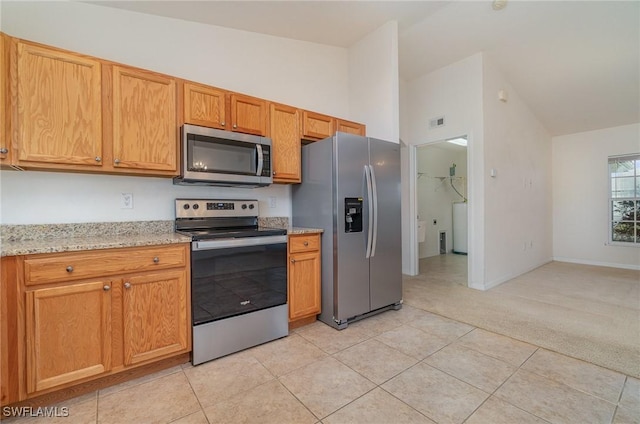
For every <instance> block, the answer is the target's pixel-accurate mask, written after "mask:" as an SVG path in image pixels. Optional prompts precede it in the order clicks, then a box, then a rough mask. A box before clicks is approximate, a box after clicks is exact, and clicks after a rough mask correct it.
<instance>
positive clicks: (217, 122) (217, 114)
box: [184, 82, 227, 130]
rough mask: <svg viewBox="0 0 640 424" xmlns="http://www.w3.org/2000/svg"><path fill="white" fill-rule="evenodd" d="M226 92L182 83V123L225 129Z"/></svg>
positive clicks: (190, 83)
mask: <svg viewBox="0 0 640 424" xmlns="http://www.w3.org/2000/svg"><path fill="white" fill-rule="evenodd" d="M225 98H226V92H225V91H224V90H220V89H217V88H214V87H209V86H206V85H201V84H195V83H192V82H185V83H184V122H185V123H186V124H193V125H201V126H203V127H211V128H218V129H221V130H224V129H227V118H226V100H225Z"/></svg>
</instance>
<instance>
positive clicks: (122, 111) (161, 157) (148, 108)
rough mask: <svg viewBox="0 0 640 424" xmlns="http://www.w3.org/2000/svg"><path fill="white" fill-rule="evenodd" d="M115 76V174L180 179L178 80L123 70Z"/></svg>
mask: <svg viewBox="0 0 640 424" xmlns="http://www.w3.org/2000/svg"><path fill="white" fill-rule="evenodd" d="M112 73H113V77H112V78H113V95H112V105H111V106H112V107H111V108H110V110H111V113H112V134H111V136H112V149H113V159H112V161H113V162H112V164H113V169H114V171H118V170H121V171H122V172H125V173H136V171H138V172H137V173H141V174H157V175H177V170H178V117H177V108H176V80H175V79H173V78H171V77H167V76H165V75H160V74H156V73H153V72H148V71H143V70H140V69H134V68H128V67H123V66H113V70H112Z"/></svg>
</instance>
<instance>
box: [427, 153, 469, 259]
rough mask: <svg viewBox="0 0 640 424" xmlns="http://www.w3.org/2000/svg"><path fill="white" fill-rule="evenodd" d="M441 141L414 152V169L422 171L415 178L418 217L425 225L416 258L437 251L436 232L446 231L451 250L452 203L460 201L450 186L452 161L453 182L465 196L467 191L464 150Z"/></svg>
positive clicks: (438, 235) (438, 239)
mask: <svg viewBox="0 0 640 424" xmlns="http://www.w3.org/2000/svg"><path fill="white" fill-rule="evenodd" d="M442 144H443V143H435V144H427V145H424V146H420V147H419V148H418V151H417V156H416V164H417V169H418V172H419V173H421V174H422V175H420V176H419V177H418V179H417V181H416V192H417V206H418V216H419V220H423V221H425V225H426V227H425V228H426V237H425V241H424V242H423V243H418V249H419V251H418V257H419V258H427V257H430V256H436V255H439V254H440V231H444V232H445V233H446V234H447V236H446V237H447V241H446V250H447V252H451V251H452V250H453V202H461V201H463V200H464V199H463V198H462V197H460V196H459V195H458V194H457V193H456V192H455V191H454V190H453V188H452V187H451V180H450V179H449V167H450V166H451V165H452V164H454V163H455V164H456V175H455V178H454V180H453V184H454V185H455V187H456V189H457V190H458V191H459V192H460V193H461V194H462V195H463V196H465V197H466V193H467V187H466V186H467V152H466V149H465V148H464V147H457V146H455V147H451V148H446V146H442ZM445 144H449V143H445ZM434 220H435V221H436V224H434V223H433V221H434Z"/></svg>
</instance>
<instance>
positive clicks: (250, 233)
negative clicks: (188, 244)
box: [177, 227, 287, 241]
mask: <svg viewBox="0 0 640 424" xmlns="http://www.w3.org/2000/svg"><path fill="white" fill-rule="evenodd" d="M177 232H178V233H180V234H185V235H187V236H190V237H191V238H192V240H194V241H198V240H213V239H220V238H244V237H265V236H281V235H286V234H287V230H285V229H281V228H265V227H258V228H233V229H230V228H208V229H197V230H177Z"/></svg>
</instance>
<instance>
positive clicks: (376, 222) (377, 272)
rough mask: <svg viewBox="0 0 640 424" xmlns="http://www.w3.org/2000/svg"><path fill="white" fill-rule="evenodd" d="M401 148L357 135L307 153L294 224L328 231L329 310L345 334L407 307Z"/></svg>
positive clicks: (325, 316) (325, 306)
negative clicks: (356, 324)
mask: <svg viewBox="0 0 640 424" xmlns="http://www.w3.org/2000/svg"><path fill="white" fill-rule="evenodd" d="M400 196H401V193H400V145H399V144H397V143H391V142H388V141H383V140H376V139H373V138H367V137H361V136H357V135H353V134H345V133H340V132H339V133H336V135H335V136H333V137H330V138H327V139H324V140H322V141H316V142H313V143H310V144H307V145H305V146H303V147H302V184H299V185H294V186H293V188H292V197H293V210H292V215H293V225H294V226H299V227H312V228H322V229H323V230H324V233H323V234H322V311H321V313H320V316H319V319H320V320H321V321H323V322H325V323H327V324H329V325H331V326H333V327H335V328H338V329H343V328H346V327H347V325H348V324H349V323H350V322H352V321H354V320H357V319H361V318H364V317H367V316H369V315H371V314H373V313H376V312H381V311H384V310H386V309H390V308H394V309H400V307H401V306H402V256H401V234H400Z"/></svg>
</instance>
